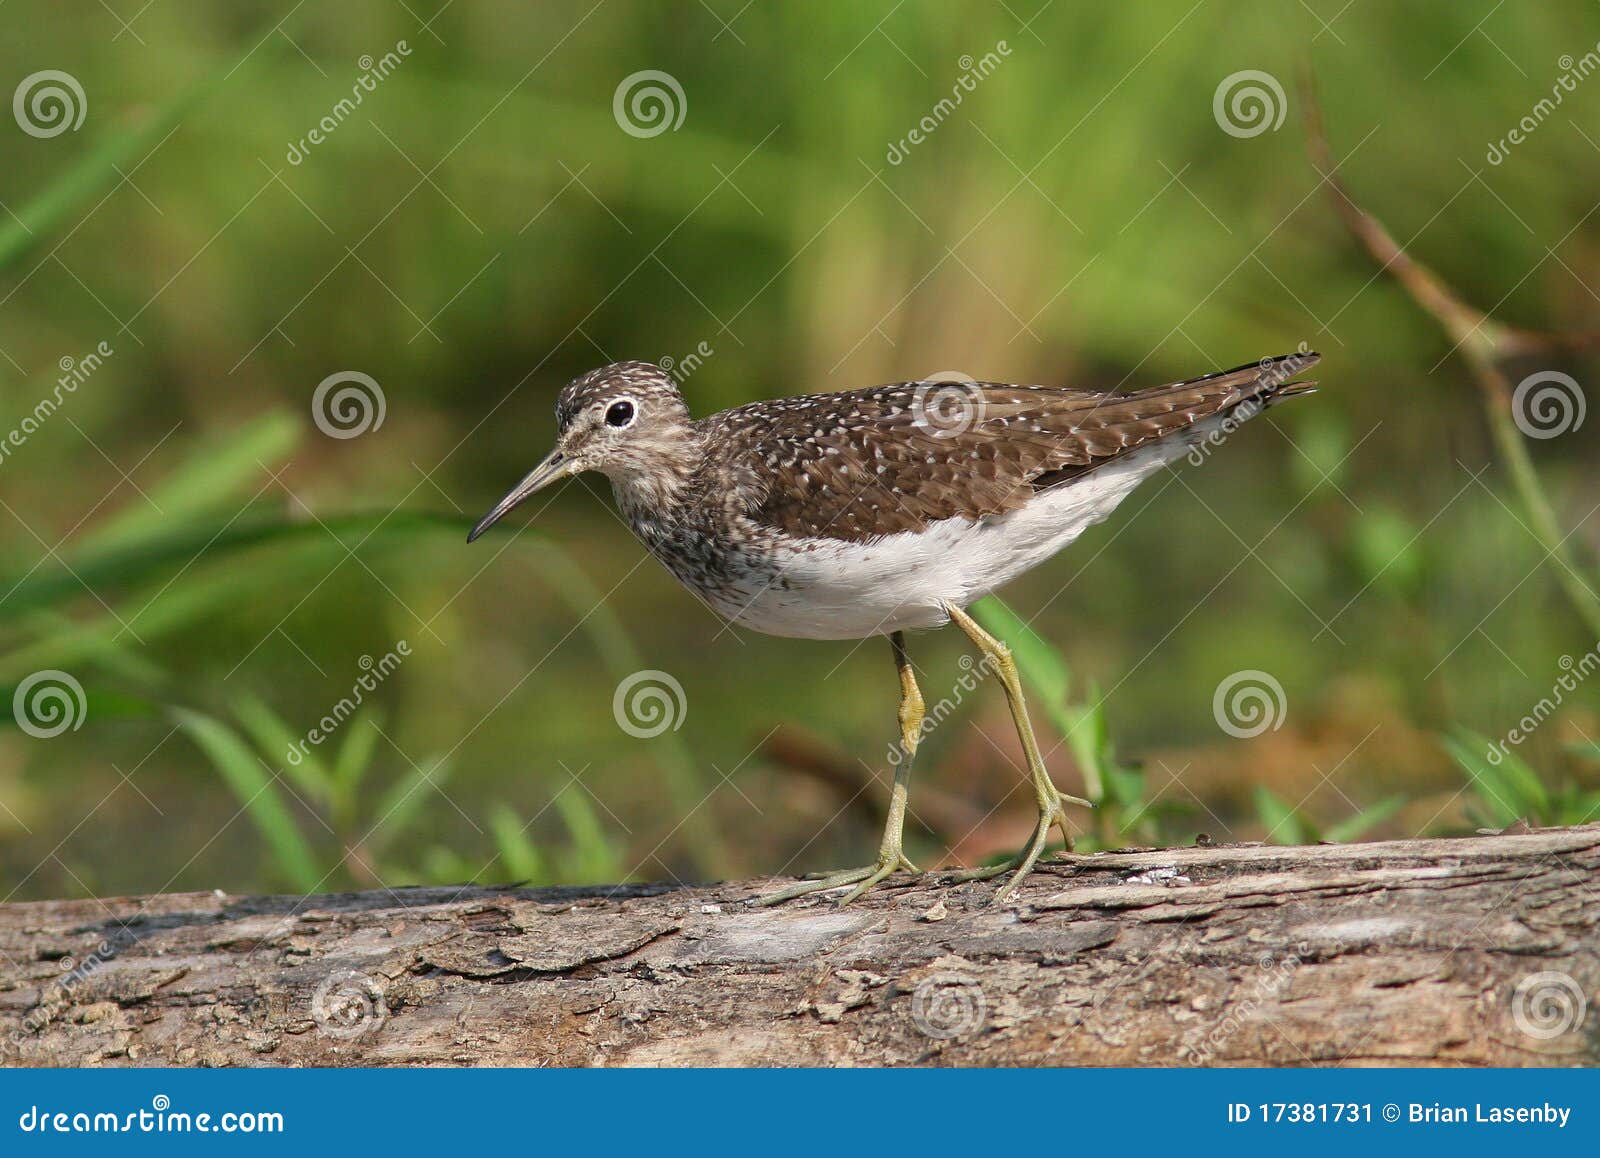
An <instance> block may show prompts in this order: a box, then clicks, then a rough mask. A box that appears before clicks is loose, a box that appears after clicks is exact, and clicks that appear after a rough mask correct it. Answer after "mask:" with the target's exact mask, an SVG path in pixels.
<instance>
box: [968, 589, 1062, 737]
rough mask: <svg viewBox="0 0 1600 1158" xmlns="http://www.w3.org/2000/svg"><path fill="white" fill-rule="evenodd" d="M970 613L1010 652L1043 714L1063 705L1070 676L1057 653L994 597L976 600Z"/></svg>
mask: <svg viewBox="0 0 1600 1158" xmlns="http://www.w3.org/2000/svg"><path fill="white" fill-rule="evenodd" d="M970 610H971V613H972V617H973V618H974V619H976V620H977V621H978V622H979V623H981V624H982V625H983V627H984V630H985V631H987V632H988V633H989V634H990V635H993V636H995V637H997V638H999V639H1001V640H1003V641H1004V642H1005V644H1006V646H1007V647H1009V648H1010V649H1011V654H1012V656H1013V657H1014V658H1015V659H1016V661H1017V666H1018V667H1019V668H1021V669H1022V674H1023V677H1024V679H1025V680H1026V682H1027V684H1028V686H1029V688H1030V689H1031V690H1032V691H1033V692H1034V693H1035V694H1036V695H1038V696H1039V698H1040V702H1041V704H1042V705H1043V706H1044V708H1045V710H1046V711H1048V712H1051V713H1052V714H1054V713H1055V712H1056V711H1057V710H1058V709H1059V708H1060V707H1061V706H1062V705H1064V704H1066V702H1067V696H1068V695H1069V694H1070V693H1071V691H1072V672H1071V670H1070V669H1069V668H1068V667H1067V661H1066V660H1064V659H1062V658H1061V653H1060V652H1058V651H1057V650H1056V649H1055V648H1054V647H1053V646H1051V645H1050V644H1049V643H1048V642H1047V641H1046V640H1045V639H1044V637H1043V636H1041V635H1040V634H1039V633H1038V632H1036V631H1034V630H1033V628H1031V627H1029V626H1028V624H1027V623H1026V622H1024V621H1023V619H1022V617H1021V616H1020V615H1018V614H1017V613H1016V612H1015V611H1013V610H1011V608H1010V607H1008V606H1006V604H1005V603H1003V602H1001V600H1000V598H999V596H997V595H990V596H987V597H985V598H983V599H980V600H978V602H976V603H974V604H973V605H972V607H971V609H970Z"/></svg>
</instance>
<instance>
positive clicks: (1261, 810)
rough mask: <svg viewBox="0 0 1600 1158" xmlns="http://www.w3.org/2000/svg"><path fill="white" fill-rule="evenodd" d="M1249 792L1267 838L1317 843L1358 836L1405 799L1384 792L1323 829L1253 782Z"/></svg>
mask: <svg viewBox="0 0 1600 1158" xmlns="http://www.w3.org/2000/svg"><path fill="white" fill-rule="evenodd" d="M1252 796H1253V800H1254V803H1255V810H1256V821H1257V823H1259V824H1260V825H1261V827H1262V828H1263V829H1265V830H1266V834H1267V840H1269V841H1271V842H1272V843H1273V844H1318V843H1320V842H1323V841H1327V842H1331V843H1333V844H1345V843H1348V842H1350V841H1354V840H1359V839H1360V838H1361V837H1362V836H1364V835H1366V833H1367V832H1368V831H1370V830H1371V829H1373V828H1376V827H1377V826H1378V825H1380V824H1382V823H1383V822H1384V821H1386V820H1388V819H1389V818H1390V817H1391V816H1393V815H1394V814H1395V813H1397V812H1399V811H1400V809H1402V808H1404V807H1405V803H1406V797H1405V796H1404V795H1403V794H1401V793H1396V794H1394V795H1392V796H1385V797H1384V798H1383V799H1381V800H1379V801H1377V802H1375V803H1373V804H1369V805H1367V807H1365V808H1363V809H1361V810H1360V811H1359V812H1357V813H1356V814H1355V815H1353V816H1348V817H1346V818H1345V819H1343V820H1341V821H1338V822H1337V823H1335V824H1332V825H1329V826H1328V827H1327V828H1326V829H1324V828H1321V827H1319V826H1318V825H1317V824H1316V823H1315V822H1314V821H1313V820H1312V819H1311V818H1310V817H1309V816H1307V815H1306V814H1305V813H1304V812H1302V811H1300V810H1298V809H1296V808H1294V807H1293V806H1291V805H1290V804H1289V803H1287V802H1286V801H1285V800H1283V799H1282V798H1281V797H1279V796H1278V795H1277V794H1276V793H1274V792H1273V791H1272V790H1271V789H1269V788H1266V787H1265V786H1263V785H1260V784H1258V785H1256V787H1255V789H1254V791H1253V794H1252Z"/></svg>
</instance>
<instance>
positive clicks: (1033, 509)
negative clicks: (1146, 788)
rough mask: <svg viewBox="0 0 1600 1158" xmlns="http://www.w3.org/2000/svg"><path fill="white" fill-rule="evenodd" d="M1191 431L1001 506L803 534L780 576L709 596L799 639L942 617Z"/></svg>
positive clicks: (1148, 468)
mask: <svg viewBox="0 0 1600 1158" xmlns="http://www.w3.org/2000/svg"><path fill="white" fill-rule="evenodd" d="M1197 425H1198V426H1201V427H1203V426H1204V425H1205V424H1204V423H1200V424H1197ZM1191 430H1194V428H1191ZM1203 433H1204V432H1203V431H1202V430H1195V434H1196V435H1197V436H1198V435H1203ZM1192 441H1193V440H1192V439H1174V440H1172V441H1171V442H1164V443H1161V444H1158V445H1157V446H1153V447H1150V448H1149V449H1147V450H1139V451H1135V452H1134V453H1132V454H1129V455H1127V456H1126V457H1123V458H1119V459H1116V460H1115V461H1113V462H1110V463H1107V464H1106V465H1105V466H1104V467H1101V468H1099V469H1097V470H1094V471H1091V472H1089V473H1088V474H1086V475H1084V476H1083V477H1082V478H1081V479H1079V480H1077V481H1075V482H1071V483H1067V484H1064V485H1062V486H1059V487H1056V488H1053V489H1051V490H1047V491H1043V492H1041V493H1040V494H1039V495H1037V496H1036V497H1035V498H1033V499H1032V500H1031V501H1030V502H1029V503H1028V505H1027V506H1025V507H1023V508H1021V509H1020V510H1015V511H1010V512H1007V513H1006V514H1004V515H998V516H994V517H991V518H984V519H978V520H972V519H967V518H953V519H945V520H943V521H941V522H938V523H934V524H932V525H931V526H929V527H928V529H927V530H925V531H921V532H911V531H906V532H901V533H899V534H894V535H885V536H883V537H882V538H879V539H875V540H872V541H870V542H864V543H846V542H841V541H839V540H836V539H810V540H803V541H802V542H800V543H799V544H797V545H795V546H792V547H786V548H783V549H781V550H780V552H779V554H778V558H777V562H778V564H779V570H778V572H777V574H776V576H775V577H774V576H771V575H769V576H767V577H759V576H757V575H756V574H752V575H751V576H750V577H749V579H748V580H747V581H745V582H742V583H740V584H739V585H738V588H737V589H736V590H734V591H730V592H726V593H724V594H722V595H721V596H719V597H717V598H715V599H713V601H712V603H713V606H715V607H716V609H717V610H718V611H720V612H721V613H722V614H723V615H725V616H727V617H728V618H729V619H731V620H733V621H734V622H735V623H737V624H739V625H741V626H744V627H749V628H751V629H752V630H755V631H762V632H766V633H767V634H770V635H787V636H795V637H799V638H802V639H861V638H864V637H866V636H869V635H886V634H888V633H889V632H892V631H899V630H901V629H903V628H928V627H939V626H942V625H943V624H945V623H948V622H949V620H950V617H949V615H948V614H947V613H946V612H945V605H946V604H954V605H955V606H957V607H966V606H967V605H968V604H970V603H972V602H974V601H976V600H978V599H980V598H982V597H983V596H985V595H987V594H989V593H990V592H991V591H994V590H996V589H997V588H999V587H1001V586H1003V585H1004V584H1005V583H1007V582H1009V581H1010V580H1012V579H1014V578H1016V577H1017V576H1018V575H1021V574H1022V573H1023V572H1024V571H1027V570H1028V569H1029V568H1031V567H1034V566H1036V565H1037V564H1039V563H1042V562H1043V561H1044V560H1045V559H1048V558H1049V557H1050V556H1051V555H1053V554H1055V553H1056V552H1057V551H1059V550H1061V549H1062V548H1063V547H1065V546H1066V545H1067V544H1068V543H1071V542H1072V541H1073V540H1074V539H1076V538H1077V537H1078V536H1079V535H1080V534H1082V533H1083V531H1084V530H1085V529H1086V528H1088V527H1090V526H1092V525H1094V524H1095V523H1098V522H1100V521H1101V520H1102V519H1104V518H1105V517H1106V516H1107V515H1109V514H1110V513H1111V512H1112V511H1113V510H1115V509H1116V507H1117V504H1118V503H1120V502H1122V500H1123V499H1125V498H1127V497H1128V495H1129V493H1130V492H1132V490H1133V489H1134V487H1136V486H1138V485H1139V483H1140V482H1142V481H1143V480H1144V479H1145V478H1146V477H1148V476H1149V475H1150V474H1151V473H1153V472H1154V471H1156V470H1158V469H1159V468H1160V467H1162V466H1164V465H1165V464H1166V463H1167V462H1170V461H1171V460H1172V459H1173V458H1176V457H1177V456H1178V455H1181V454H1183V453H1184V452H1185V451H1187V450H1188V448H1189V445H1190V443H1191V442H1192Z"/></svg>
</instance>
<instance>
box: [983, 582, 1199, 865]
mask: <svg viewBox="0 0 1600 1158" xmlns="http://www.w3.org/2000/svg"><path fill="white" fill-rule="evenodd" d="M972 614H973V616H974V618H976V619H977V620H978V622H980V623H981V624H983V626H984V628H985V629H986V630H988V631H989V632H990V633H991V634H992V635H995V636H996V637H998V638H1000V639H1002V640H1005V642H1006V644H1007V646H1009V647H1010V648H1011V653H1012V656H1013V658H1014V659H1015V660H1016V661H1017V668H1018V670H1019V671H1020V672H1021V674H1022V677H1023V683H1024V686H1025V688H1026V691H1027V694H1028V696H1029V697H1030V702H1031V703H1033V704H1036V705H1038V707H1039V708H1041V709H1042V710H1043V711H1044V713H1045V716H1046V718H1047V719H1048V720H1049V721H1050V722H1051V723H1052V724H1053V725H1054V726H1055V728H1056V729H1057V731H1059V732H1060V734H1061V736H1062V738H1063V739H1064V740H1065V741H1066V743H1067V747H1068V749H1069V750H1070V751H1071V752H1072V756H1073V760H1074V761H1075V762H1076V763H1077V766H1078V770H1079V772H1080V773H1081V774H1082V776H1083V782H1084V795H1085V796H1086V797H1087V798H1088V799H1089V800H1091V801H1093V802H1094V804H1095V810H1094V813H1093V815H1092V818H1091V825H1092V828H1091V831H1090V832H1089V833H1088V834H1086V835H1085V836H1084V837H1083V838H1082V839H1081V840H1079V841H1078V842H1077V843H1078V844H1079V846H1080V848H1081V849H1082V850H1083V851H1085V852H1093V851H1095V850H1097V849H1104V848H1117V847H1120V846H1122V845H1125V844H1127V843H1129V842H1130V841H1133V842H1157V841H1159V840H1161V839H1162V837H1161V835H1160V833H1161V832H1162V831H1163V827H1162V823H1161V822H1162V821H1163V820H1164V819H1165V818H1168V817H1173V816H1177V815H1179V814H1181V813H1183V812H1185V811H1187V810H1186V808H1185V806H1184V805H1182V804H1181V803H1179V802H1176V801H1150V800H1146V799H1145V793H1146V783H1145V773H1144V769H1143V768H1142V767H1140V766H1138V765H1136V764H1127V763H1124V762H1122V761H1120V760H1118V759H1117V756H1116V752H1115V749H1114V746H1113V744H1112V742H1111V728H1110V725H1109V723H1108V722H1107V720H1106V712H1105V698H1104V697H1103V696H1102V695H1101V694H1100V689H1099V688H1098V687H1097V686H1096V685H1094V684H1093V683H1091V684H1089V685H1088V687H1087V690H1086V694H1085V696H1084V698H1083V699H1082V700H1080V701H1073V700H1072V699H1071V689H1072V675H1071V670H1070V669H1069V668H1068V666H1067V662H1066V659H1065V658H1064V657H1063V656H1062V654H1061V653H1060V652H1059V651H1058V650H1057V649H1056V648H1055V647H1053V646H1052V645H1051V644H1049V643H1048V642H1046V641H1045V639H1044V638H1043V637H1042V636H1040V635H1039V634H1038V633H1037V632H1036V631H1034V630H1033V628H1032V627H1031V626H1030V625H1029V624H1028V623H1027V621H1025V620H1024V619H1022V617H1021V616H1019V615H1017V613H1016V612H1015V611H1013V610H1012V609H1011V608H1010V607H1008V606H1007V605H1006V604H1005V602H1004V601H1003V600H1001V599H1000V598H999V597H998V596H994V595H991V596H989V597H987V598H985V599H982V600H980V601H979V602H977V603H975V604H973V606H972Z"/></svg>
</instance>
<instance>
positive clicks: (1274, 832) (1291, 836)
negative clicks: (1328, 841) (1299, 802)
mask: <svg viewBox="0 0 1600 1158" xmlns="http://www.w3.org/2000/svg"><path fill="white" fill-rule="evenodd" d="M1254 795H1255V805H1256V819H1257V820H1259V821H1260V822H1261V826H1262V827H1263V828H1265V829H1266V838H1267V839H1268V840H1269V841H1271V842H1272V843H1273V844H1307V843H1309V842H1310V841H1311V840H1312V839H1314V834H1313V833H1312V832H1311V831H1310V826H1309V825H1308V824H1307V823H1306V822H1305V820H1304V819H1303V818H1302V817H1301V816H1300V814H1299V813H1297V812H1296V811H1295V810H1294V809H1293V808H1290V807H1289V805H1288V804H1286V803H1285V802H1284V801H1283V800H1282V799H1280V798H1279V797H1278V796H1276V795H1274V794H1273V793H1272V792H1271V791H1270V790H1269V789H1267V788H1264V787H1262V786H1261V785H1259V784H1258V785H1256V789H1255V794H1254Z"/></svg>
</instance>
